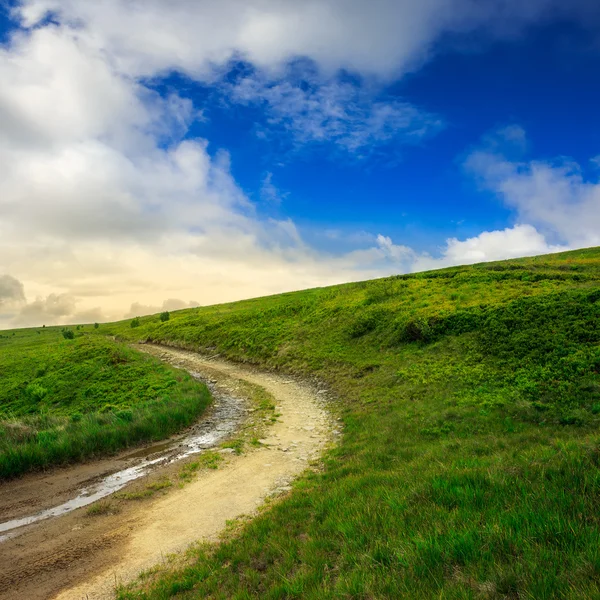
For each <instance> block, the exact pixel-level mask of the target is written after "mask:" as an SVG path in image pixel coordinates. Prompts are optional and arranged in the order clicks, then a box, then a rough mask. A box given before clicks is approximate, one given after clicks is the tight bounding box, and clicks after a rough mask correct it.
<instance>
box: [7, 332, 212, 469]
mask: <svg viewBox="0 0 600 600" xmlns="http://www.w3.org/2000/svg"><path fill="white" fill-rule="evenodd" d="M88 329H89V330H90V331H91V327H90V328H88ZM84 332H85V328H84V329H83V330H81V331H78V332H77V333H79V335H76V336H75V338H74V339H65V337H64V336H63V335H62V333H61V331H60V330H59V329H56V328H40V329H27V330H19V331H15V332H3V333H2V335H0V478H8V477H13V476H16V475H20V474H22V473H24V472H27V471H31V470H35V469H42V468H47V467H49V466H53V465H57V464H64V463H67V462H73V461H80V460H84V459H87V458H91V457H94V456H99V455H103V454H109V453H112V452H115V451H117V450H120V449H122V448H124V447H127V446H131V445H134V444H137V443H139V442H142V441H149V440H160V439H164V438H165V437H168V436H169V435H171V434H173V433H175V432H176V431H178V430H180V429H182V428H184V427H186V426H187V425H190V424H191V423H192V422H193V421H194V420H195V419H196V418H197V417H198V415H199V414H201V413H202V411H203V410H204V408H205V407H206V406H207V405H208V403H209V401H210V396H209V393H208V390H207V388H206V387H205V386H204V385H203V384H201V383H199V382H197V381H195V380H194V379H193V378H192V377H191V376H190V375H188V374H187V373H186V372H184V371H179V370H176V369H173V368H171V367H169V366H168V365H165V364H163V363H161V362H160V361H159V360H157V359H155V358H152V357H150V356H147V355H144V354H141V353H140V352H137V351H135V350H133V349H131V348H129V347H128V346H127V345H125V344H122V343H117V342H114V341H112V340H110V339H107V338H104V337H101V336H91V335H84Z"/></svg>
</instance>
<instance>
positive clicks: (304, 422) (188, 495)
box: [0, 346, 332, 600]
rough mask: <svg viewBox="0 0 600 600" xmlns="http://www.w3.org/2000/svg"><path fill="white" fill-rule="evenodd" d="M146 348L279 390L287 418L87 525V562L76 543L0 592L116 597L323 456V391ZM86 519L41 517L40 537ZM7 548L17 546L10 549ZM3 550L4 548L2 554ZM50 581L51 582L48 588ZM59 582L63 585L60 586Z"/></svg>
mask: <svg viewBox="0 0 600 600" xmlns="http://www.w3.org/2000/svg"><path fill="white" fill-rule="evenodd" d="M145 349H146V351H148V352H151V353H152V354H155V355H157V356H159V357H160V358H162V359H163V360H168V361H169V362H171V363H173V364H175V365H176V366H180V367H182V368H185V369H188V370H190V371H193V372H196V373H200V374H202V375H203V376H204V377H206V378H208V379H211V380H213V381H215V380H216V382H217V386H220V387H221V388H222V389H225V390H229V391H235V389H236V385H239V380H245V381H248V382H250V383H252V384H255V385H259V386H261V387H263V388H264V389H266V390H267V391H268V392H269V393H271V394H272V395H273V396H274V398H275V400H276V405H277V412H278V413H279V415H280V417H279V418H278V420H277V422H276V423H274V424H272V426H270V427H269V429H268V434H267V438H266V439H264V440H262V442H263V446H262V447H260V448H257V449H255V450H251V451H249V452H247V453H245V454H243V455H241V456H231V458H230V459H229V460H228V461H227V463H226V464H225V465H224V466H223V467H221V468H219V469H218V470H216V471H208V472H205V473H203V474H201V475H200V476H199V477H198V478H197V479H195V480H194V481H193V482H192V483H190V484H187V485H186V486H185V487H183V488H181V489H173V490H172V491H171V492H169V493H168V494H166V495H164V496H162V497H159V498H157V499H155V500H152V501H149V502H145V503H143V504H140V505H138V506H137V507H135V508H132V509H131V510H128V511H125V512H124V513H123V514H121V515H116V516H114V517H106V518H105V519H104V518H102V519H104V520H102V519H100V520H99V521H98V522H95V523H94V524H93V526H87V525H86V530H85V532H84V533H85V535H83V536H79V537H81V538H83V539H82V540H80V545H79V546H80V550H81V552H80V553H79V554H80V555H81V556H83V557H86V556H87V557H88V560H87V564H86V565H85V568H82V569H77V568H75V567H76V566H77V565H76V563H77V560H78V552H77V551H76V548H77V547H78V544H77V543H73V544H72V548H73V551H72V552H71V554H72V555H73V556H70V557H69V556H68V553H67V555H66V556H65V560H66V562H65V560H63V561H56V565H54V563H52V564H50V567H49V568H48V569H47V571H48V574H47V576H46V577H42V578H41V580H39V577H38V580H39V581H38V582H37V583H36V584H35V588H33V587H31V586H29V585H27V586H25V587H23V586H21V585H14V586H13V593H11V592H10V591H9V592H8V594H7V595H4V594H2V592H0V597H2V598H5V597H6V598H25V597H27V598H30V597H31V598H34V597H36V598H37V597H39V598H55V599H60V600H73V599H76V600H80V599H83V598H85V599H88V600H93V599H97V598H112V597H113V591H114V588H115V584H116V583H120V582H127V581H129V580H131V579H133V578H135V576H136V575H137V574H138V573H139V571H141V570H143V569H146V568H149V567H151V566H153V565H154V564H156V563H159V562H161V561H162V560H163V559H164V556H165V555H167V554H170V553H173V552H178V551H181V550H185V549H186V548H187V547H188V546H189V545H190V544H191V543H193V542H195V541H198V540H215V539H217V538H218V535H219V533H220V532H221V531H222V530H223V529H224V527H225V525H226V522H227V521H228V520H231V519H235V518H236V517H239V516H241V515H247V514H251V513H253V512H254V511H255V510H256V509H257V508H258V507H259V506H260V505H261V504H262V502H263V501H264V499H265V498H266V497H267V496H269V495H271V494H272V493H277V492H283V491H285V490H286V489H287V484H288V483H289V482H290V480H291V479H293V478H294V477H295V476H297V475H298V474H299V473H300V472H302V471H303V470H304V469H305V468H306V467H307V465H308V461H309V460H310V459H311V458H313V457H315V456H317V455H318V454H319V453H320V452H321V450H322V449H323V447H324V445H325V444H326V443H327V441H328V440H329V439H330V433H331V430H332V428H331V423H330V418H329V416H328V414H327V412H326V411H325V409H324V407H323V400H322V398H323V395H322V394H319V393H318V392H316V391H315V390H314V389H312V388H311V387H310V386H307V385H303V384H300V383H298V382H296V381H293V380H290V379H289V378H286V377H282V376H278V375H272V374H266V373H262V372H258V371H255V370H252V369H249V368H245V367H243V366H239V365H233V364H230V363H225V362H221V361H216V360H210V359H207V358H204V357H202V356H200V355H197V354H194V353H190V352H185V351H179V350H173V349H166V348H159V347H153V346H148V347H146V348H145ZM76 512H79V511H76ZM85 518H86V517H85V516H83V515H77V514H76V513H74V514H73V515H70V516H68V517H63V518H61V519H54V520H53V522H49V523H47V524H45V523H42V524H40V525H38V535H37V538H38V540H40V543H41V541H42V538H41V537H40V530H42V532H43V533H44V534H45V538H43V539H45V540H49V539H50V540H51V539H52V535H53V534H52V530H53V528H54V529H56V527H57V523H58V522H62V521H64V525H63V529H64V527H67V528H68V529H69V530H70V531H71V532H72V536H71V538H69V543H72V537H73V536H74V537H75V538H76V537H77V533H79V531H80V530H81V528H82V527H83V526H82V525H81V522H83V520H84V519H85ZM78 519H79V521H78ZM87 521H88V522H89V518H88V519H87ZM44 530H45V532H44ZM26 538H27V536H22V537H21V538H17V540H15V541H14V542H13V541H12V540H11V541H9V542H7V543H5V544H3V545H2V546H9V545H13V546H14V548H15V551H16V549H17V548H18V547H19V544H20V546H21V547H24V545H25V544H27V541H28V540H27V539H26ZM42 546H43V544H42ZM103 546H105V547H106V548H108V550H107V551H105V552H100V553H98V559H97V560H93V559H92V560H89V554H92V555H93V554H94V553H95V552H94V551H95V549H96V548H102V547H103ZM4 550H5V551H9V552H10V548H5V549H4ZM28 552H29V554H30V555H31V560H29V561H25V562H26V563H28V564H29V567H30V571H29V573H31V572H35V569H36V566H35V564H36V562H37V564H39V563H40V562H42V563H43V560H44V559H43V557H38V556H37V555H36V553H35V552H32V551H31V548H28ZM1 554H2V548H1V547H0V560H1V558H2V557H1ZM51 562H52V561H51ZM32 563H33V564H32ZM70 564H71V565H73V568H72V569H71V568H70ZM31 568H33V571H32V570H31ZM22 573H23V577H29V574H28V571H27V570H26V569H24V570H23V572H22ZM12 575H13V577H12V580H11V581H12V582H13V583H14V582H15V581H18V579H17V580H16V579H15V577H14V575H15V573H14V570H13V573H12ZM1 580H2V576H1V573H0V581H1ZM44 581H47V582H48V584H47V586H46V591H45V592H44ZM59 584H60V585H59ZM40 586H41V587H40ZM57 586H59V587H58V589H60V591H59V592H58V593H57V592H56V590H57ZM5 589H6V588H5ZM28 589H35V590H36V591H37V592H38V593H36V594H35V595H33V593H31V595H27V594H28V592H27V590H28ZM24 593H25V595H23V594H24ZM44 594H45V595H44Z"/></svg>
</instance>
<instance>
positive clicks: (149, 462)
mask: <svg viewBox="0 0 600 600" xmlns="http://www.w3.org/2000/svg"><path fill="white" fill-rule="evenodd" d="M191 375H192V376H193V377H195V378H196V379H199V380H202V377H201V376H200V375H199V374H198V373H194V372H191ZM204 383H206V385H208V387H209V389H210V391H211V394H212V396H213V404H212V405H211V407H210V408H209V411H208V414H207V415H205V416H204V417H203V418H201V421H200V422H198V423H197V424H196V425H194V426H193V427H192V428H191V430H190V431H189V433H188V434H187V435H186V436H185V437H184V438H179V439H175V440H170V441H168V442H161V443H159V444H155V445H153V446H150V447H147V448H143V449H141V450H137V451H135V452H132V453H130V454H127V455H125V456H124V457H123V458H122V461H123V462H124V463H126V466H124V468H122V469H120V470H118V471H116V472H114V473H111V474H109V475H106V476H104V477H102V478H100V479H99V481H96V482H95V483H93V484H92V485H88V486H86V487H82V488H81V489H79V490H77V492H76V495H74V497H72V498H70V499H69V500H67V501H65V502H62V503H61V504H58V505H57V506H53V507H51V508H47V509H45V510H41V511H39V512H36V513H35V514H31V515H27V516H24V517H21V518H18V519H12V520H10V521H5V522H3V523H0V543H2V542H5V541H6V540H8V539H10V538H13V537H16V536H17V535H19V534H20V533H21V531H22V528H24V527H25V526H26V525H32V524H34V523H37V522H39V521H44V520H46V519H50V518H53V517H60V516H63V515H65V514H67V513H70V512H72V511H74V510H76V509H78V508H82V507H85V506H88V505H90V504H92V503H94V502H96V501H98V500H102V499H103V498H106V497H108V496H110V495H111V494H114V493H115V492H118V491H119V490H121V489H123V488H124V487H125V486H126V485H127V484H129V483H131V482H132V481H135V480H136V479H139V478H140V477H144V476H146V475H148V474H149V473H150V472H151V471H154V470H155V469H157V468H160V467H162V466H166V465H170V464H172V463H175V462H177V461H180V460H183V459H185V458H188V457H189V456H192V455H194V454H199V453H201V452H203V451H204V450H208V449H211V448H214V447H215V446H216V445H217V444H219V443H220V442H222V441H223V440H224V439H225V438H227V437H228V436H230V435H231V434H233V432H234V431H235V430H236V429H237V428H238V427H239V425H240V423H241V421H242V420H243V418H244V417H245V415H246V412H247V411H246V408H245V403H244V401H243V400H241V399H239V398H234V397H233V396H229V395H226V394H222V393H220V392H219V391H218V390H217V389H216V388H215V386H214V385H213V384H212V383H211V382H206V381H204Z"/></svg>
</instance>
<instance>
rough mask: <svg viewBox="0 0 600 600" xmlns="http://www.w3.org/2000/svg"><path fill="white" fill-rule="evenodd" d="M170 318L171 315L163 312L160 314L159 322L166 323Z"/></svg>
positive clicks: (166, 311)
mask: <svg viewBox="0 0 600 600" xmlns="http://www.w3.org/2000/svg"><path fill="white" fill-rule="evenodd" d="M170 318H171V315H170V314H169V311H168V310H165V311H164V312H161V313H160V320H161V321H162V322H163V323H164V322H165V321H168V320H169V319H170Z"/></svg>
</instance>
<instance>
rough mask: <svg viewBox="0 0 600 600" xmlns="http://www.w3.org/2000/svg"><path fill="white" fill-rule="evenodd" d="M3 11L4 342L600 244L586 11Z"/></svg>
mask: <svg viewBox="0 0 600 600" xmlns="http://www.w3.org/2000/svg"><path fill="white" fill-rule="evenodd" d="M0 14H1V17H0V36H1V38H0V39H1V40H2V49H1V51H0V77H2V80H3V86H2V88H3V91H0V159H2V162H3V165H4V167H0V176H1V177H0V179H1V180H2V183H0V197H1V198H3V199H2V200H0V234H1V236H2V239H3V240H4V241H2V242H0V326H2V325H4V326H8V325H14V324H38V322H42V321H44V322H61V323H62V322H75V321H78V320H86V319H88V320H91V319H94V320H100V319H108V318H117V317H119V316H123V315H124V314H141V313H143V312H152V311H155V310H158V309H161V308H164V307H170V308H176V307H184V306H190V305H195V304H197V303H201V304H207V303H211V302H217V301H224V300H231V299H236V298H242V297H249V296H255V295H261V294H265V293H274V292H277V291H283V290H288V289H299V288H302V287H310V286H314V285H325V284H328V283H335V282H339V281H349V280H356V279H363V278H366V277H375V276H379V275H385V274H388V273H397V272H406V271H412V270H419V269H424V268H436V267H441V266H445V265H449V264H456V263H462V262H464V263H467V262H476V261H480V260H495V259H501V258H508V257H512V256H521V255H529V254H539V253H544V252H551V251H555V250H562V249H567V248H573V247H581V246H584V245H595V244H600V237H599V234H598V233H597V232H598V231H599V230H600V188H598V174H599V169H600V160H597V157H598V156H600V116H599V113H598V109H597V107H598V106H599V105H600V83H599V82H598V77H597V76H596V74H597V73H598V72H599V70H600V8H597V7H596V3H595V2H592V1H591V0H575V1H574V2H572V3H570V4H569V6H565V5H564V3H559V2H556V1H554V0H532V1H531V2H529V3H526V4H524V3H522V2H517V1H516V0H503V1H500V0H487V1H486V2H483V3H474V2H472V1H471V0H428V1H427V2H423V3H420V4H419V5H418V6H415V5H414V3H412V2H395V1H392V0H375V1H374V2H371V3H369V2H365V1H361V0H348V1H347V2H342V1H341V0H322V1H321V2H316V1H313V0H307V2H305V3H300V4H298V3H293V2H290V1H288V0H268V1H260V2H259V1H258V0H250V1H248V2H241V1H240V0H224V1H223V2H221V3H217V4H215V3H211V2H206V1H202V0H200V1H197V2H191V1H189V0H176V1H174V2H166V1H164V0H149V1H148V2H146V3H143V4H132V3H128V2H125V0H105V1H104V2H98V3H92V4H90V5H88V4H87V3H83V4H82V3H79V2H75V0H44V1H42V0H25V1H23V2H20V3H19V2H10V3H5V4H4V9H3V12H2V13H0ZM2 168H4V172H2Z"/></svg>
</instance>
